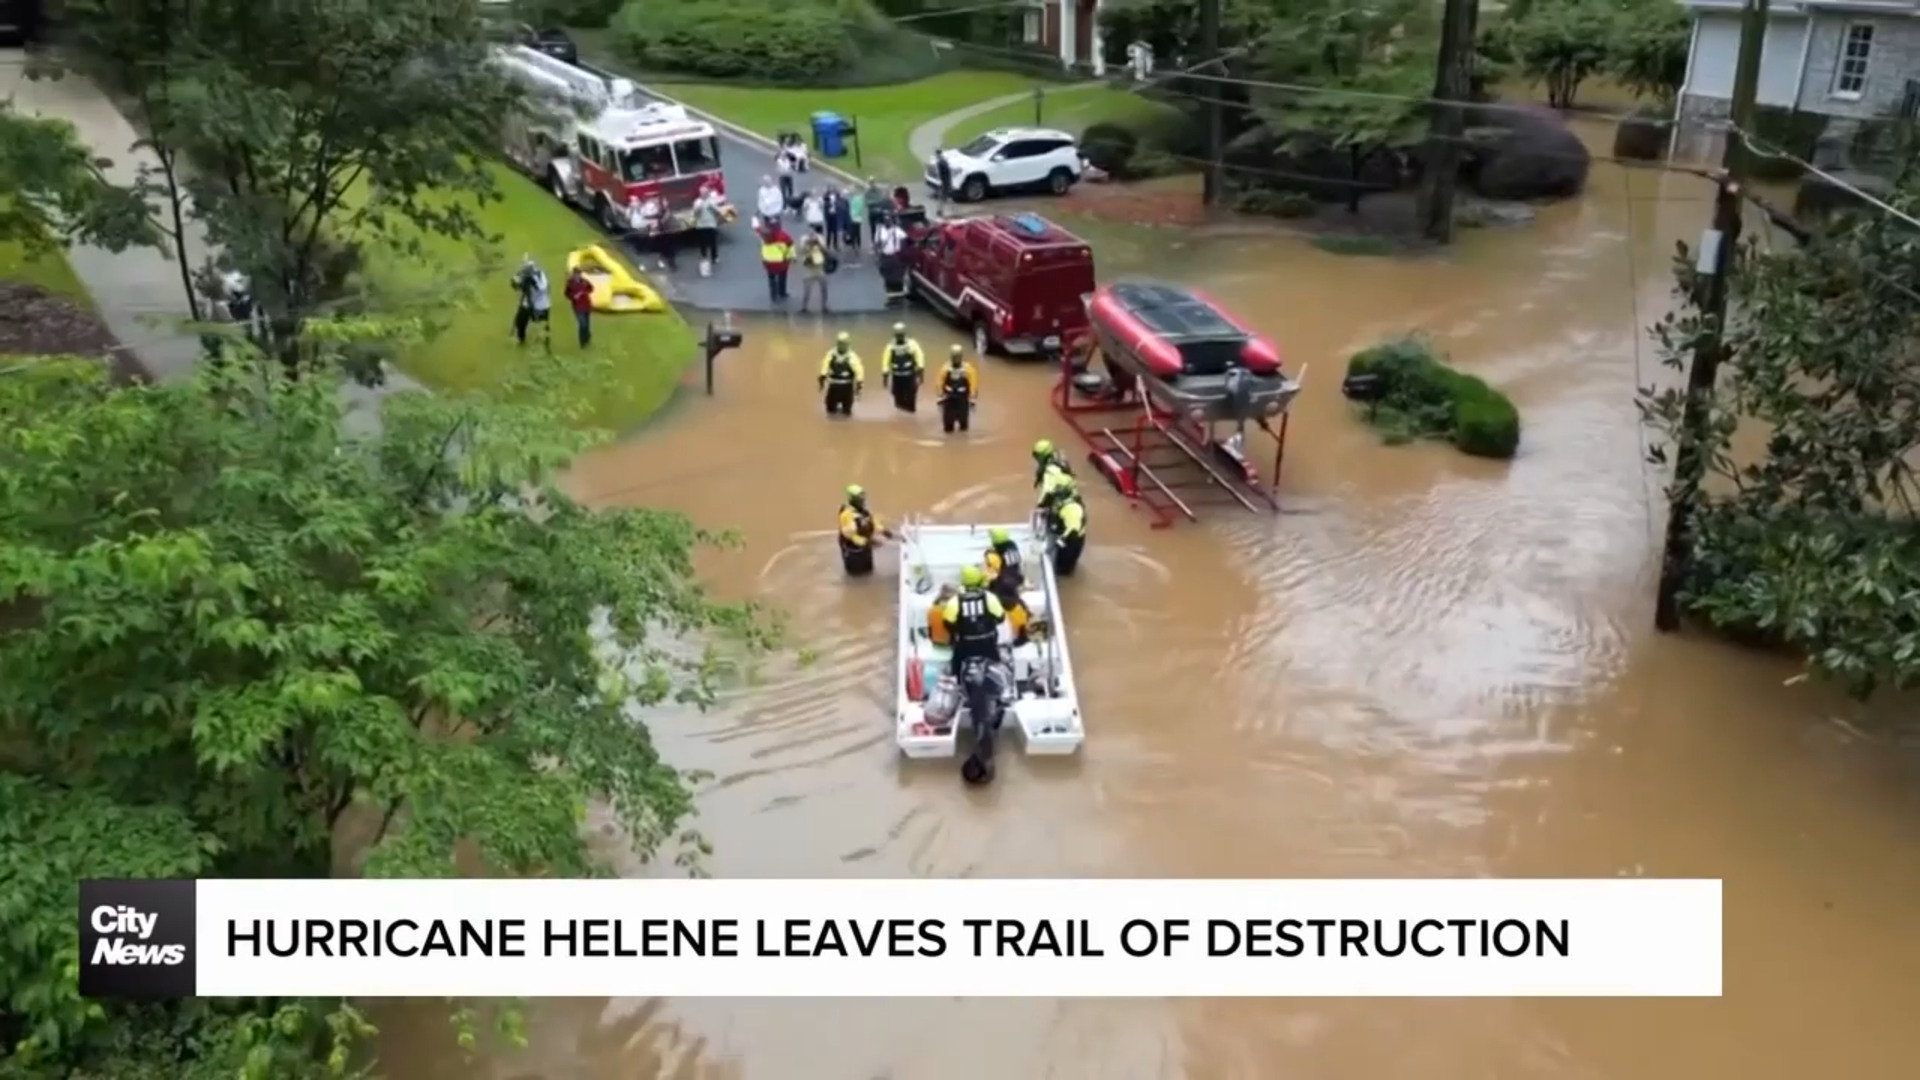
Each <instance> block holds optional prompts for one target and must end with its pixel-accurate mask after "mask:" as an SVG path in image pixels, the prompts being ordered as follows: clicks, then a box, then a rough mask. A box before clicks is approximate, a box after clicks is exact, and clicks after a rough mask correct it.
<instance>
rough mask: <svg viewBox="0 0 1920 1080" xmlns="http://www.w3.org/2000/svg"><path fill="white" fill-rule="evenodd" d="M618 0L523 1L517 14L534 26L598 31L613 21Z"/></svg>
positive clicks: (618, 6) (618, 7)
mask: <svg viewBox="0 0 1920 1080" xmlns="http://www.w3.org/2000/svg"><path fill="white" fill-rule="evenodd" d="M619 10H620V0H525V2H523V3H522V4H520V5H519V7H518V9H517V12H516V13H517V14H518V15H519V17H520V18H522V19H524V20H526V21H527V22H529V23H531V24H533V25H534V26H541V27H545V26H582V27H588V28H591V29H595V30H597V29H599V28H601V27H603V26H606V25H607V24H608V23H610V22H612V21H613V16H614V13H615V12H617V11H619Z"/></svg>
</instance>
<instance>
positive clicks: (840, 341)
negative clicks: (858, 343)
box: [833, 330, 853, 345]
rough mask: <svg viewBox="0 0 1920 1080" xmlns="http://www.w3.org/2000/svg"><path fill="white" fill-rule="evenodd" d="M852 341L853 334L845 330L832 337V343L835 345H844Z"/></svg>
mask: <svg viewBox="0 0 1920 1080" xmlns="http://www.w3.org/2000/svg"><path fill="white" fill-rule="evenodd" d="M852 341H853V335H852V334H849V333H847V332H846V331H845V330H842V331H840V332H839V333H838V334H836V335H834V338H833V343H834V344H835V345H846V344H849V343H851V342H852Z"/></svg>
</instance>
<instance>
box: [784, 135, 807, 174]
mask: <svg viewBox="0 0 1920 1080" xmlns="http://www.w3.org/2000/svg"><path fill="white" fill-rule="evenodd" d="M787 153H788V154H790V155H792V157H793V169H794V171H795V172H806V171H807V170H808V169H811V168H812V167H813V151H811V150H809V149H807V142H806V140H805V139H800V138H795V139H792V140H789V141H788V143H787Z"/></svg>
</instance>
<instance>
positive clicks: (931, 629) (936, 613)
mask: <svg viewBox="0 0 1920 1080" xmlns="http://www.w3.org/2000/svg"><path fill="white" fill-rule="evenodd" d="M941 607H942V605H940V604H935V605H933V607H931V608H928V609H927V640H929V641H931V642H933V643H934V644H935V645H945V644H947V643H948V642H949V640H950V639H949V638H948V637H947V620H945V619H943V618H941V617H940V608H941Z"/></svg>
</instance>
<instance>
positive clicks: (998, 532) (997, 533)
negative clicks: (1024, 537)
mask: <svg viewBox="0 0 1920 1080" xmlns="http://www.w3.org/2000/svg"><path fill="white" fill-rule="evenodd" d="M987 539H988V540H990V541H992V542H993V543H996V544H1004V543H1006V542H1007V530H1005V529H989V530H987Z"/></svg>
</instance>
